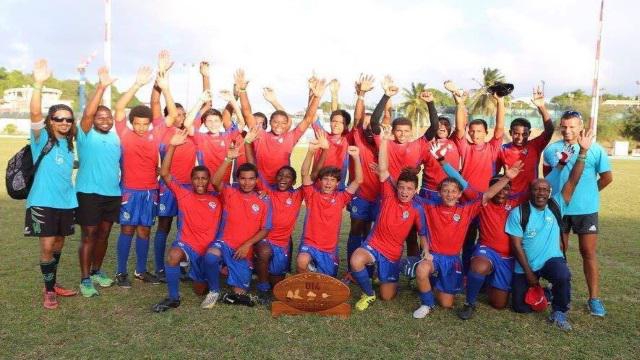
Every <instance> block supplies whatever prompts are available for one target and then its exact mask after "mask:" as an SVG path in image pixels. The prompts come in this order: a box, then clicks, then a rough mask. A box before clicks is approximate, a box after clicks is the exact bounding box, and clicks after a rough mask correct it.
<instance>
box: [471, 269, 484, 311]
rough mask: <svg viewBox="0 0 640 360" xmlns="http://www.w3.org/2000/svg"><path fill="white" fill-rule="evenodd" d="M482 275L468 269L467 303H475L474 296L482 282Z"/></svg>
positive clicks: (475, 296) (476, 294)
mask: <svg viewBox="0 0 640 360" xmlns="http://www.w3.org/2000/svg"><path fill="white" fill-rule="evenodd" d="M484 278H485V276H484V275H481V274H478V273H477V272H475V271H473V270H469V272H468V273H467V304H469V305H473V304H475V303H476V298H477V297H478V293H479V292H480V288H482V284H484Z"/></svg>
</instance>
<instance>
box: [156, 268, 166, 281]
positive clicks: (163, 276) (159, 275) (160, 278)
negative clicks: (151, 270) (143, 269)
mask: <svg viewBox="0 0 640 360" xmlns="http://www.w3.org/2000/svg"><path fill="white" fill-rule="evenodd" d="M155 276H156V278H157V279H158V281H159V282H161V283H165V284H166V283H167V274H166V273H165V272H164V270H160V271H156V275H155Z"/></svg>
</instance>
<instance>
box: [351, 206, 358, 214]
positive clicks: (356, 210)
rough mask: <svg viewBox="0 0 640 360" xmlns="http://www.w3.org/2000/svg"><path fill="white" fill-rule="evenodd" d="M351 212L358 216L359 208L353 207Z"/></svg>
mask: <svg viewBox="0 0 640 360" xmlns="http://www.w3.org/2000/svg"><path fill="white" fill-rule="evenodd" d="M351 212H352V213H354V214H357V213H358V207H357V206H352V207H351Z"/></svg>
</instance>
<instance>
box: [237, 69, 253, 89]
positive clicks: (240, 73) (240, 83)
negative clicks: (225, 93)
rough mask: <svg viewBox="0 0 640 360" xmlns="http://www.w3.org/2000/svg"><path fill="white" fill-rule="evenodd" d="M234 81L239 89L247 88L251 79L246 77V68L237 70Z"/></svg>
mask: <svg viewBox="0 0 640 360" xmlns="http://www.w3.org/2000/svg"><path fill="white" fill-rule="evenodd" d="M233 81H234V83H235V85H236V88H237V89H238V91H244V90H246V89H247V85H249V81H247V79H246V78H245V77H244V70H242V69H238V70H236V73H235V74H234V75H233Z"/></svg>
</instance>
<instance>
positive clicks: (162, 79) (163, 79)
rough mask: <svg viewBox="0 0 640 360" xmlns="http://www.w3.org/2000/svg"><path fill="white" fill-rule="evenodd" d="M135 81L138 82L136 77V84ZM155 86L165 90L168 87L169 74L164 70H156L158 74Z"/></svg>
mask: <svg viewBox="0 0 640 360" xmlns="http://www.w3.org/2000/svg"><path fill="white" fill-rule="evenodd" d="M137 83H138V80H137V79H136V84H137ZM145 84H146V83H145ZM156 86H157V87H159V88H160V89H161V90H162V91H165V90H167V88H168V87H169V76H168V74H167V72H165V71H160V72H158V75H156Z"/></svg>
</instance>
